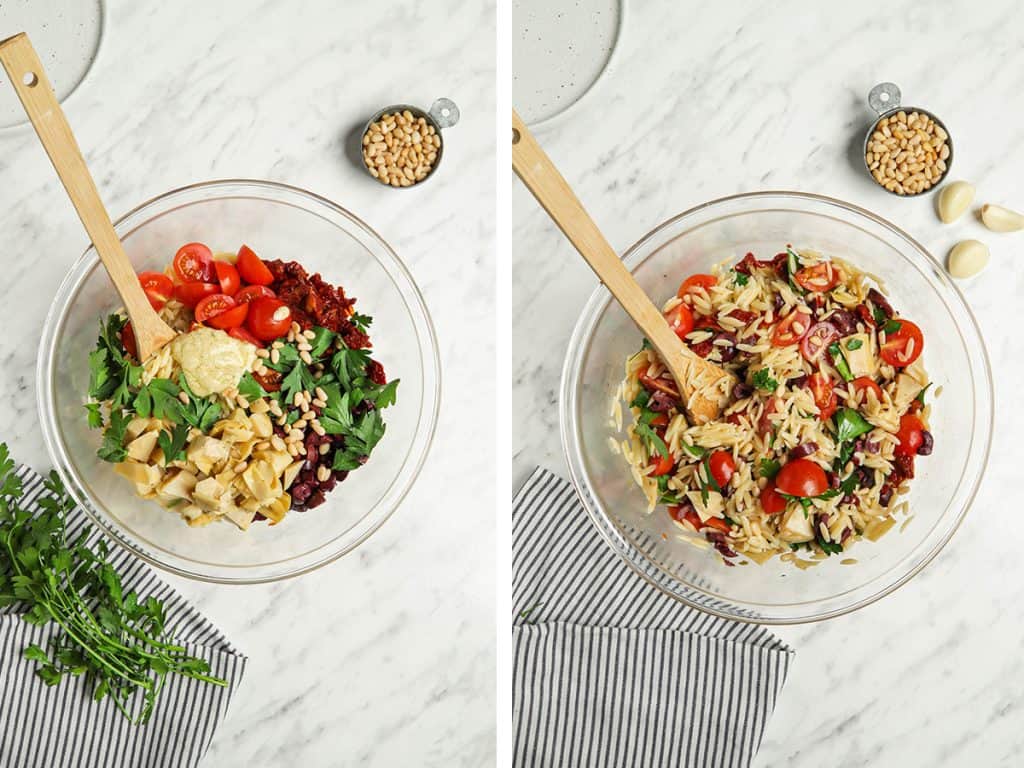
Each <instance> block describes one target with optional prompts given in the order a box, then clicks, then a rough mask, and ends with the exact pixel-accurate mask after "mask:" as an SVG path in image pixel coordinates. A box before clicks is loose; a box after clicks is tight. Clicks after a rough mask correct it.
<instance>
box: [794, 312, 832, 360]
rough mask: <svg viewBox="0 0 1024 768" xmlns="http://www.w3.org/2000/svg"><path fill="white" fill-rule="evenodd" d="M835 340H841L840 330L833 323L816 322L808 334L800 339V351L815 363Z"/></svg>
mask: <svg viewBox="0 0 1024 768" xmlns="http://www.w3.org/2000/svg"><path fill="white" fill-rule="evenodd" d="M835 341H839V331H837V330H836V327H835V326H834V325H832V323H829V322H827V321H825V322H821V323H815V324H814V325H812V326H811V329H810V330H809V331H807V335H806V336H804V337H803V339H801V340H800V352H801V354H802V355H803V356H804V358H806V359H807V360H809V361H810V362H812V363H814V362H817V361H818V360H819V359H820V358H821V356H822V355H824V354H825V350H827V349H828V347H829V344H832V343H833V342H835Z"/></svg>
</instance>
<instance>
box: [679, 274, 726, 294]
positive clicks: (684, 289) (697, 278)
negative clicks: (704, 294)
mask: <svg viewBox="0 0 1024 768" xmlns="http://www.w3.org/2000/svg"><path fill="white" fill-rule="evenodd" d="M713 285H718V278H717V277H715V276H714V275H690V276H689V277H688V278H686V279H685V280H683V284H682V285H680V286H679V292H678V293H677V294H676V295H677V296H678V297H679V298H680V299H681V298H683V296H685V295H686V294H688V293H690V292H691V291H695V290H696V289H698V288H703V289H704V290H705V291H709V290H711V287H712V286H713Z"/></svg>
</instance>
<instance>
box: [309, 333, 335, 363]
mask: <svg viewBox="0 0 1024 768" xmlns="http://www.w3.org/2000/svg"><path fill="white" fill-rule="evenodd" d="M313 334H314V335H313V340H312V341H311V342H309V345H310V346H311V347H313V349H311V350H310V352H309V355H310V357H312V358H313V360H319V359H320V358H321V357H323V356H324V353H326V352H327V350H328V349H330V348H331V345H332V344H333V343H334V339H335V337H336V336H337V334H336V333H335V332H334V331H331V330H328V329H327V328H321V327H320V326H317V327H315V328H314V329H313Z"/></svg>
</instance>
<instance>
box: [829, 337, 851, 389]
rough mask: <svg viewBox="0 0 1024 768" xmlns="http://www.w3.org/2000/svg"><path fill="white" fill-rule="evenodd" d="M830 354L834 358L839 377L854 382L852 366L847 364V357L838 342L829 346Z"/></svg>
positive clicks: (833, 361)
mask: <svg viewBox="0 0 1024 768" xmlns="http://www.w3.org/2000/svg"><path fill="white" fill-rule="evenodd" d="M828 354H829V357H831V358H832V364H833V365H834V366H835V367H836V370H837V371H838V372H839V375H840V376H842V377H843V381H853V373H851V372H850V364H849V363H847V362H846V356H845V355H844V354H843V349H842V347H840V346H839V342H838V341H834V342H832V343H831V344H829V345H828Z"/></svg>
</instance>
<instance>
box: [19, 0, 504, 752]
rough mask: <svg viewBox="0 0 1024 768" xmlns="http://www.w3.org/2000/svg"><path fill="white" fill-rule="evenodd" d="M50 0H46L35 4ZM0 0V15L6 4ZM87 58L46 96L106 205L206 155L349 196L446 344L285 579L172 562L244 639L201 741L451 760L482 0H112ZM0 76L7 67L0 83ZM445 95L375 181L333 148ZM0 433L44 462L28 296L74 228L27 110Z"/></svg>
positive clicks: (475, 284)
mask: <svg viewBox="0 0 1024 768" xmlns="http://www.w3.org/2000/svg"><path fill="white" fill-rule="evenodd" d="M56 5H57V4H55V7H56ZM3 7H4V6H3V4H0V38H2V37H5V36H6V35H7V34H8V33H13V32H15V31H17V30H11V29H7V28H5V24H4V16H3ZM108 12H109V13H108V19H107V21H108V25H109V26H108V28H107V31H106V39H105V41H104V46H103V48H102V49H101V51H100V56H99V59H98V61H97V63H96V67H95V69H94V70H93V71H92V73H91V74H90V75H89V77H88V78H87V79H86V81H85V82H84V84H83V85H82V87H81V88H80V89H79V91H78V92H77V93H75V94H74V95H73V96H72V97H71V99H70V100H69V101H68V103H67V110H66V111H67V114H68V118H69V120H70V122H71V124H72V126H73V128H74V130H75V131H76V133H77V135H78V139H79V142H80V144H81V145H82V147H83V149H84V150H85V154H86V157H87V160H88V162H89V164H90V166H91V168H92V170H93V173H94V175H95V178H96V180H97V183H98V185H99V187H100V189H101V191H102V194H103V197H104V199H105V200H106V202H107V204H108V207H109V209H110V210H111V211H112V212H113V213H114V215H118V214H119V213H121V212H124V211H126V210H128V209H129V208H131V207H133V206H135V205H136V204H138V203H139V202H141V201H142V200H145V199H147V198H149V197H151V196H153V195H155V194H159V193H160V192H163V191H166V190H168V189H171V188H173V187H177V186H180V185H184V184H188V183H191V182H195V181H199V180H203V179H210V178H224V177H237V176H241V177H252V178H265V179H273V180H279V181H284V182H288V183H291V184H295V185H298V186H301V187H304V188H307V189H310V190H313V191H315V192H318V193H320V194H322V195H325V196H327V197H329V198H331V199H333V200H335V201H337V202H339V203H340V204H342V205H344V206H346V207H348V208H349V209H351V210H352V211H354V212H355V213H356V214H358V215H359V216H361V217H362V218H364V219H365V220H366V221H367V222H368V223H370V225H371V226H373V227H374V228H375V229H376V230H377V231H378V232H379V233H380V234H381V235H382V236H383V237H384V238H385V239H386V240H388V241H389V242H390V243H391V244H392V245H393V247H394V248H395V250H396V251H397V252H398V253H399V254H400V255H401V256H402V258H403V259H404V260H405V261H406V263H407V264H409V266H410V268H411V269H412V271H413V273H414V276H415V278H416V279H417V281H418V282H419V285H420V287H421V288H422V290H423V292H424V294H425V298H426V302H427V304H428V306H429V307H430V310H431V312H432V314H433V318H434V322H435V324H436V328H437V333H438V337H439V339H440V344H441V356H442V360H443V364H444V383H443V393H442V398H443V403H442V412H441V418H440V423H439V427H438V432H437V438H436V440H435V443H434V446H433V449H432V451H431V454H430V456H429V458H428V460H427V464H426V466H425V467H424V470H423V473H422V476H421V477H420V479H419V481H418V482H417V483H416V485H415V486H414V488H413V490H412V492H411V493H410V494H409V496H408V497H407V499H406V500H405V502H404V504H403V505H402V506H401V508H400V509H399V510H398V512H397V513H396V514H395V515H394V516H393V518H392V519H391V520H389V521H388V522H387V523H386V524H385V525H384V527H383V528H382V529H381V530H380V531H379V532H378V533H377V534H375V535H374V536H373V537H372V538H371V539H370V540H369V541H368V542H366V543H365V544H363V545H362V546H361V547H360V548H359V549H357V550H356V551H355V553H353V554H352V555H350V556H348V557H345V558H343V559H342V560H340V561H338V562H336V563H334V564H333V565H331V566H329V567H327V568H325V569H323V570H321V571H318V572H316V573H313V574H310V575H307V576H304V577H302V578H300V579H298V580H293V581H288V582H284V583H280V584H275V585H269V586H259V587H245V588H227V587H217V586H211V585H203V584H198V583H191V582H185V581H182V580H180V579H172V581H173V582H174V583H175V585H176V586H177V587H178V588H179V589H181V591H182V592H183V593H185V594H186V595H187V596H188V597H189V598H191V599H193V600H194V601H195V602H196V603H197V604H198V605H199V607H200V608H201V610H202V611H204V612H205V613H206V615H208V616H209V617H210V618H211V619H212V620H213V621H214V622H215V623H216V624H218V625H219V626H220V627H221V628H223V630H224V631H225V632H226V633H227V635H228V636H229V637H230V638H231V639H232V640H233V641H234V642H235V643H236V644H237V645H238V646H239V647H240V648H241V649H242V650H243V651H244V652H246V653H247V654H248V655H249V657H250V663H249V671H248V673H247V675H246V678H245V681H244V683H243V688H242V689H241V691H240V693H239V695H238V697H237V699H236V702H235V703H234V704H233V705H232V708H231V711H230V712H229V714H228V717H227V720H226V722H225V723H224V724H223V725H222V727H221V729H220V730H219V731H218V733H217V736H216V740H215V742H214V744H213V747H212V749H211V752H210V753H209V755H208V756H207V758H206V760H205V761H204V765H208V766H217V767H218V768H221V767H222V766H223V767H231V766H251V765H260V766H284V765H294V766H360V767H363V766H373V767H385V768H386V767H391V766H403V767H404V766H413V765H415V766H444V768H451V767H453V766H466V767H467V768H478V766H484V765H489V764H492V761H493V751H494V746H493V744H494V728H495V726H494V716H493V700H494V650H493V647H494V646H493V637H494V609H493V604H494V574H493V548H494V537H493V513H492V505H493V501H492V500H493V498H494V490H493V486H494V457H493V450H492V446H493V440H492V439H491V437H490V434H489V431H487V433H485V429H484V420H482V419H476V418H467V415H468V414H486V413H490V409H491V403H492V402H493V396H494V383H493V380H492V377H491V376H489V375H488V369H487V367H486V366H485V367H481V366H480V365H479V364H478V362H477V361H478V360H479V359H486V360H491V359H493V354H494V342H493V330H492V326H493V321H492V318H493V314H492V311H491V307H492V305H491V299H490V297H491V295H492V291H493V282H494V273H493V256H492V254H493V240H494V234H495V233H494V227H493V215H492V211H493V194H494V160H493V158H494V135H495V134H494V96H493V93H494V91H493V80H494V44H493V41H494V23H495V21H494V13H493V9H489V8H488V4H486V3H481V4H477V3H473V4H464V3H460V2H457V0H449V1H448V2H445V3H441V2H434V1H433V0H431V2H427V1H426V0H422V1H421V2H415V1H414V0H409V1H407V2H389V3H382V4H368V3H363V2H357V0H349V1H347V2H337V0H320V1H319V2H301V3H298V2H292V3H282V2H273V1H271V2H259V3H251V2H246V1H245V0H233V1H232V2H221V1H220V0H218V2H216V3H211V2H202V1H201V0H188V1H187V2H173V3H135V2H131V0H114V1H113V2H110V3H109V8H108ZM3 87H8V86H7V84H4V85H3ZM438 96H448V97H450V98H452V99H453V100H454V101H455V102H456V103H457V104H458V105H459V107H460V108H461V110H462V120H461V122H460V123H459V125H458V126H457V127H455V128H452V129H451V130H450V133H447V134H446V136H447V137H448V140H447V141H448V143H447V145H446V151H445V157H444V166H443V167H442V168H441V169H440V170H439V171H438V174H437V175H436V176H435V177H434V178H432V179H431V181H430V182H429V183H428V184H426V185H425V186H424V187H422V188H418V189H416V190H414V191H401V192H395V191H392V190H390V189H385V188H383V187H381V186H379V185H378V184H377V183H376V182H375V181H373V180H372V179H370V178H369V177H368V176H365V175H363V174H362V172H361V171H360V170H359V169H358V168H357V167H356V166H354V165H353V164H352V162H351V160H350V159H349V156H348V155H347V153H346V138H347V136H348V134H349V132H350V131H351V130H352V129H353V128H354V127H355V126H356V125H359V124H361V123H362V122H363V121H364V120H365V119H366V118H367V117H368V116H369V115H370V114H371V113H372V112H373V111H375V110H376V109H378V108H379V107H381V106H385V105H387V104H390V103H394V102H398V101H409V102H412V103H416V104H421V105H424V106H428V105H429V104H430V102H431V101H432V100H433V99H434V98H436V97H438ZM0 231H2V232H3V233H4V236H3V246H2V252H3V259H4V264H5V274H4V280H3V285H2V288H0V297H2V300H3V304H4V306H5V308H6V311H5V318H6V321H5V332H4V333H3V334H2V337H0V363H2V365H3V369H4V375H3V376H2V377H0V436H2V438H3V439H6V440H7V441H8V442H9V443H11V445H12V449H13V452H14V454H15V456H16V457H18V458H19V459H20V460H23V461H28V462H30V463H31V464H33V465H34V466H36V467H38V468H46V467H47V465H48V459H47V457H46V455H45V451H44V448H43V444H42V440H41V439H40V437H39V435H38V433H37V429H36V405H35V384H34V367H35V357H36V348H37V345H38V342H39V333H40V328H41V326H42V322H43V317H44V315H45V312H46V310H47V307H48V305H49V302H50V298H51V297H52V295H53V293H54V291H55V290H56V287H57V284H58V281H59V280H60V279H61V276H62V274H63V272H64V270H65V269H66V267H67V266H68V265H69V264H70V263H71V262H72V261H73V260H74V259H75V258H77V257H78V255H79V254H80V253H81V252H82V251H83V250H84V248H85V236H84V233H83V231H82V229H81V226H80V225H79V223H78V221H77V219H76V218H75V214H74V212H73V210H72V208H71V206H70V204H69V203H68V202H67V201H66V199H65V198H64V195H63V191H62V189H61V187H60V185H59V183H58V182H57V179H56V177H55V175H54V173H53V170H52V169H51V167H50V166H49V163H48V161H47V160H46V157H45V155H44V154H43V151H42V149H41V148H40V147H39V145H38V144H37V142H36V140H35V136H34V134H32V133H31V131H30V130H29V129H23V130H21V131H15V132H10V131H8V132H4V133H0Z"/></svg>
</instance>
